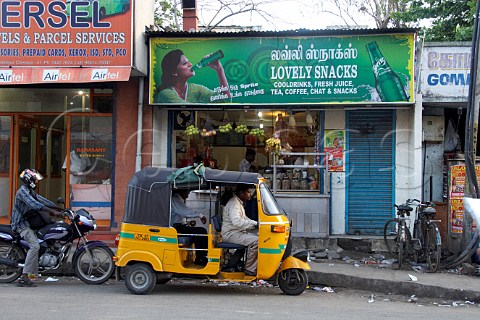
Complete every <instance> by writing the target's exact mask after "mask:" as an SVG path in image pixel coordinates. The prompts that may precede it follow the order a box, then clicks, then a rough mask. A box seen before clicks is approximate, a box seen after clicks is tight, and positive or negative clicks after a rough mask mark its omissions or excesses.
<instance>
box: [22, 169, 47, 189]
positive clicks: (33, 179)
mask: <svg viewBox="0 0 480 320" xmlns="http://www.w3.org/2000/svg"><path fill="white" fill-rule="evenodd" d="M42 179H43V176H42V175H41V174H40V173H38V171H37V170H35V169H25V170H23V171H22V173H20V180H22V181H23V182H24V183H25V184H26V185H28V186H29V187H30V188H31V189H35V188H36V187H37V182H38V181H40V180H42Z"/></svg>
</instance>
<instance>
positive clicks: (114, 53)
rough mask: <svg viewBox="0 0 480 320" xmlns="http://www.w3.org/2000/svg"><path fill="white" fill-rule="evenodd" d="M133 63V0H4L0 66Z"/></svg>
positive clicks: (0, 8)
mask: <svg viewBox="0 0 480 320" xmlns="http://www.w3.org/2000/svg"><path fill="white" fill-rule="evenodd" d="M131 64H132V5H131V0H88V1H81V0H63V1H49V0H38V1H31V0H28V1H27V0H23V1H6V0H2V1H1V2H0V67H13V66H22V67H45V66H55V67H79V66H82V67H96V66H101V67H118V66H131ZM14 76H15V75H14V74H12V77H14ZM59 76H61V75H59Z"/></svg>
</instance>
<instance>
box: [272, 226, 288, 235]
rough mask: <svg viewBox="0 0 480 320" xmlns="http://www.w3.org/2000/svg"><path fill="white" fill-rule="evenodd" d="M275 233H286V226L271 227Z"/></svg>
mask: <svg viewBox="0 0 480 320" xmlns="http://www.w3.org/2000/svg"><path fill="white" fill-rule="evenodd" d="M270 230H271V231H272V232H273V233H285V230H286V228H285V226H271V229H270Z"/></svg>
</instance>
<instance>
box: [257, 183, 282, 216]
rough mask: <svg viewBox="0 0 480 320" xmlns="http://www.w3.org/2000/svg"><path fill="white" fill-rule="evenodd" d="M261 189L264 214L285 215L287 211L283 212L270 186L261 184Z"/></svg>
mask: <svg viewBox="0 0 480 320" xmlns="http://www.w3.org/2000/svg"><path fill="white" fill-rule="evenodd" d="M259 188H260V196H261V199H262V209H263V212H264V213H265V214H266V215H279V214H283V215H285V211H283V209H282V207H281V206H280V205H279V204H278V202H277V200H276V199H275V197H274V196H273V194H272V192H271V191H270V189H269V188H268V186H267V185H266V184H265V183H261V184H260V186H259Z"/></svg>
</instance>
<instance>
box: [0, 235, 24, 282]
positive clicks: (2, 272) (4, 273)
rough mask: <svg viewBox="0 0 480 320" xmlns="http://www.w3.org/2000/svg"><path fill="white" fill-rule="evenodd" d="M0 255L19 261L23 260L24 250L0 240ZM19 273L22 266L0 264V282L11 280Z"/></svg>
mask: <svg viewBox="0 0 480 320" xmlns="http://www.w3.org/2000/svg"><path fill="white" fill-rule="evenodd" d="M0 257H1V258H5V259H8V260H11V261H13V262H16V263H20V262H24V261H25V252H23V250H22V249H21V248H20V247H19V246H17V245H15V244H14V245H12V244H10V243H5V242H0ZM21 275H22V268H20V267H13V266H9V265H6V264H0V283H10V282H13V281H15V280H17V279H18V278H19V277H20V276H21Z"/></svg>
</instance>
